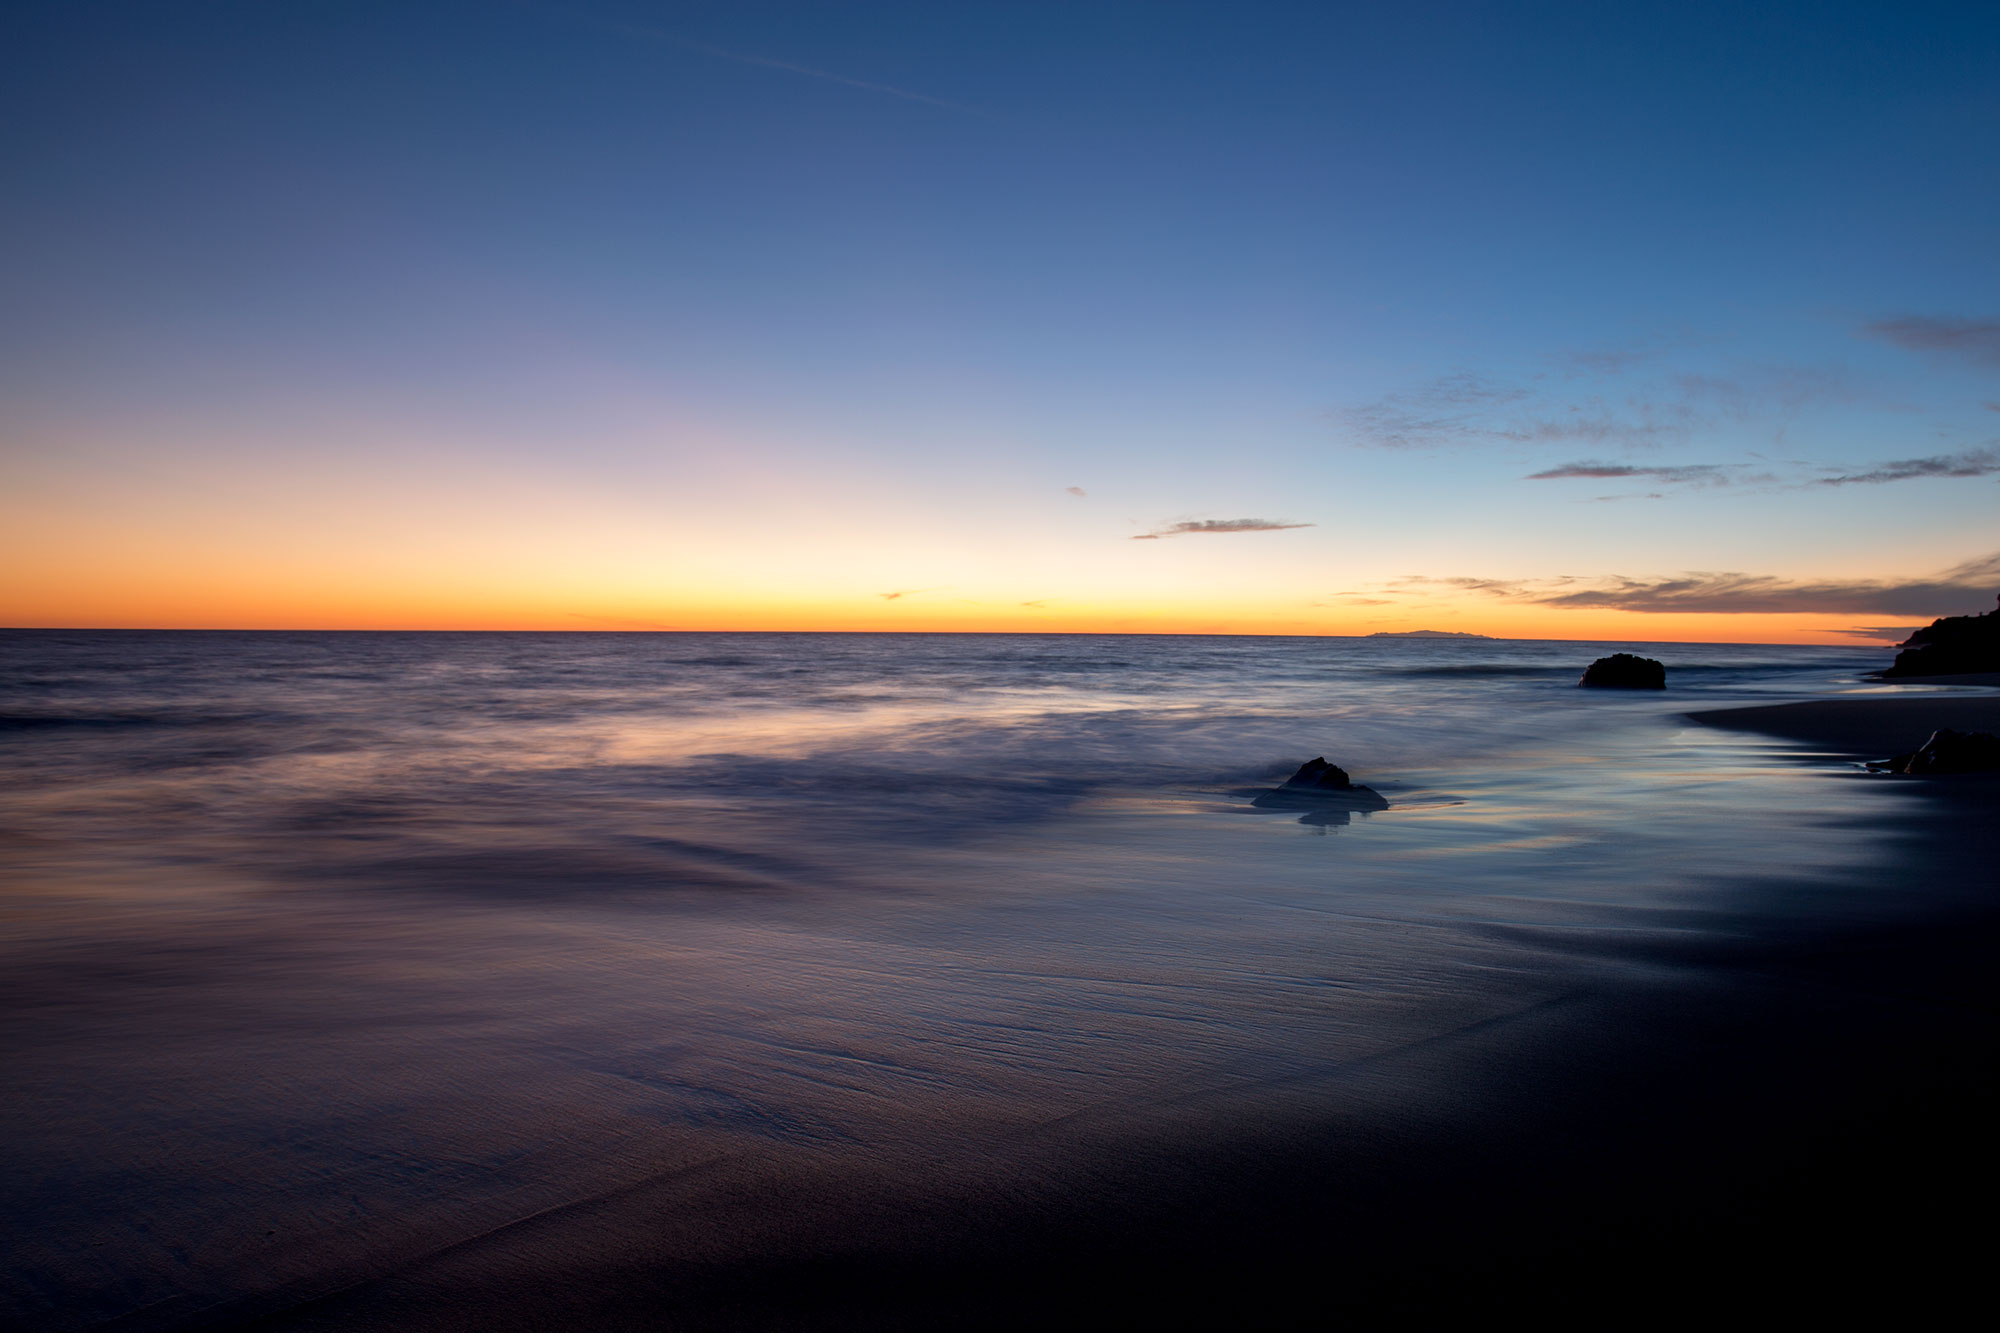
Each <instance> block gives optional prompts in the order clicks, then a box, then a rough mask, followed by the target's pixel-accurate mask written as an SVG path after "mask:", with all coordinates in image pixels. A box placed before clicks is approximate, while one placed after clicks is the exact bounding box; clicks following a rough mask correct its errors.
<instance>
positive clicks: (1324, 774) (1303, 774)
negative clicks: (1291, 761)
mask: <svg viewBox="0 0 2000 1333" xmlns="http://www.w3.org/2000/svg"><path fill="white" fill-rule="evenodd" d="M1285 786H1287V787H1300V788H1307V789H1309V790H1312V791H1353V790H1354V782H1353V780H1352V779H1351V778H1349V777H1348V776H1347V770H1346V769H1344V768H1342V767H1341V766H1340V765H1339V764H1329V763H1327V762H1326V759H1325V757H1324V756H1322V757H1320V758H1318V759H1308V760H1306V761H1305V762H1304V763H1303V764H1300V765H1299V771H1298V772H1296V773H1294V774H1292V775H1291V776H1290V777H1288V778H1286V779H1285Z"/></svg>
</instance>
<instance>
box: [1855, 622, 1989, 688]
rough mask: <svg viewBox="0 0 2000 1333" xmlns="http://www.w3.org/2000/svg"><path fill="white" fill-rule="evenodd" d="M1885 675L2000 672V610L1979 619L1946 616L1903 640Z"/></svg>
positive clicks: (1946, 674) (1961, 674) (1885, 676)
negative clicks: (1893, 662)
mask: <svg viewBox="0 0 2000 1333" xmlns="http://www.w3.org/2000/svg"><path fill="white" fill-rule="evenodd" d="M1902 648H1903V651H1902V652H1900V653H1897V654H1896V661H1895V664H1894V665H1893V666H1890V667H1889V668H1888V669H1886V670H1884V671H1883V672H1882V675H1883V677H1884V678H1889V677H1895V676H1964V675H1970V674H1972V673H1974V672H1984V671H2000V608H1996V609H1995V610H1992V611H1988V612H1987V613H1986V614H1985V615H1979V616H1945V617H1943V618H1942V619H1939V620H1933V621H1932V622H1931V623H1930V624H1929V625H1926V626H1925V627H1924V628H1923V629H1920V630H1918V631H1917V632H1916V633H1915V634H1912V635H1911V636H1910V637H1909V638H1907V639H1905V640H1903V643H1902Z"/></svg>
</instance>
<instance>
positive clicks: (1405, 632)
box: [1363, 629, 1493, 639]
mask: <svg viewBox="0 0 2000 1333" xmlns="http://www.w3.org/2000/svg"><path fill="white" fill-rule="evenodd" d="M1363 637H1365V638H1370V639H1490V638H1492V637H1493V636H1492V635H1491V634H1467V633H1466V632H1465V631H1464V630H1456V629H1385V630H1377V631H1376V632H1375V633H1373V634H1369V635H1364V636H1363Z"/></svg>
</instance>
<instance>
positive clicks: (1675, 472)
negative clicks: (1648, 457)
mask: <svg viewBox="0 0 2000 1333" xmlns="http://www.w3.org/2000/svg"><path fill="white" fill-rule="evenodd" d="M1728 471H1729V469H1728V467H1727V466H1726V465H1724V464H1721V463H1694V464H1689V465H1688V466H1685V467H1631V466H1628V465H1626V464H1623V463H1564V464H1561V465H1560V466H1558V467H1552V468H1548V469H1546V470H1545V471H1541V472H1531V473H1529V474H1528V477H1527V480H1529V481H1559V480H1563V479H1566V478H1570V477H1582V478H1588V479H1590V480H1593V481H1603V480H1607V479H1611V478H1623V477H1646V478H1650V479H1652V480H1655V481H1667V482H1685V483H1693V484H1697V485H1711V486H1724V485H1727V484H1728V483H1729V476H1728Z"/></svg>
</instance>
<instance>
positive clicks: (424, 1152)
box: [0, 632, 1910, 1328]
mask: <svg viewBox="0 0 2000 1333" xmlns="http://www.w3.org/2000/svg"><path fill="white" fill-rule="evenodd" d="M1614 650H1631V651H1638V652H1642V653H1645V654H1646V655H1649V656H1654V657H1658V658H1660V659H1662V660H1663V661H1664V662H1665V663H1666V665H1667V669H1668V677H1669V682H1670V689H1669V690H1668V691H1666V692H1665V693H1664V694H1635V693H1625V692H1615V691H1614V692H1603V691H1581V690H1578V689H1577V688H1576V687H1575V681H1576V678H1577V676H1578V674H1579V673H1580V671H1581V669H1582V667H1583V666H1584V665H1585V664H1587V663H1588V662H1589V661H1590V660H1591V659H1592V658H1594V657H1597V656H1600V655H1602V654H1604V653H1608V652H1611V651H1614ZM1884 656H1885V654H1883V653H1882V652H1881V651H1880V650H1863V649H1852V650H1848V649H1838V648H1833V649H1829V648H1817V647H1771V646H1743V645H1727V646H1724V645H1686V644H1654V645H1648V644H1580V643H1548V642H1504V641H1490V640H1457V639H1451V640H1446V639H1360V640H1354V639H1304V638H1268V639H1260V638H1210V637H1196V636H1190V637H1174V636H1149V637H1134V636H1029V635H992V636H987V635H910V636H900V635H818V634H306V633H296V634H293V633H262V634H235V633H180V632H159V633H110V632H104V633H83V632H9V633H6V634H4V635H0V907H3V908H4V916H0V954H4V958H0V961H4V964H5V966H4V969H0V998H4V1000H5V1006H6V1007H5V1010H4V1012H5V1013H6V1015H7V1016H8V1018H9V1019H10V1020H11V1021H10V1022H9V1023H8V1025H7V1033H8V1035H7V1037H6V1049H5V1051H4V1054H5V1057H6V1059H7V1065H8V1068H9V1071H10V1079H11V1082H12V1088H13V1095H12V1096H10V1097H9V1098H8V1099H7V1100H6V1102H5V1104H4V1108H0V1167H4V1168H6V1169H5V1170H4V1171H0V1178H4V1179H5V1180H7V1181H9V1182H11V1183H10V1184H8V1185H6V1186H0V1215H4V1217H5V1218H6V1220H8V1221H9V1222H10V1223H12V1224H13V1225H14V1226H15V1227H16V1228H17V1234H20V1235H25V1236H29V1237H31V1238H32V1240H31V1241H30V1242H29V1243H28V1244H27V1246H26V1247H25V1248H24V1250H23V1253H24V1254H25V1256H26V1258H25V1260H24V1261H23V1264H22V1266H21V1267H20V1268H19V1269H17V1270H16V1272H15V1274H14V1275H13V1276H11V1277H10V1278H9V1279H8V1283H9V1285H8V1286H6V1287H4V1288H0V1309H5V1310H6V1311H8V1312H9V1313H10V1314H12V1315H13V1316H15V1317H16V1318H18V1319H19V1320H21V1321H23V1322H25V1323H26V1324H29V1325H32V1326H37V1327H50V1328H70V1327H79V1328H80V1327H87V1326H89V1324H91V1323H92V1322H94V1321H97V1320H102V1319H110V1318H113V1317H128V1316H129V1317H130V1318H132V1319H133V1321H134V1322H133V1324H132V1325H131V1326H133V1327H162V1328H170V1327H181V1326H192V1325H193V1324H196V1323H199V1322H201V1321H202V1320H203V1319H205V1318H207V1317H208V1316H207V1315H205V1314H203V1313H202V1312H204V1311H208V1312H213V1311H215V1310H218V1309H229V1310H238V1309H251V1310H254V1309H257V1308H264V1307H261V1306H259V1305H258V1302H260V1301H261V1302H264V1303H265V1305H266V1306H269V1305H272V1304H282V1303H283V1301H284V1300H286V1299H290V1298H291V1297H292V1296H297V1295H299V1294H301V1293H304V1294H310V1293H312V1292H315V1291H319V1290H324V1289H330V1288H331V1287H332V1286H337V1285H339V1284H340V1283H342V1282H347V1281H353V1280H358V1278H359V1277H362V1276H366V1275H367V1274H369V1273H373V1272H379V1271H384V1270H386V1269H389V1268H393V1267H394V1266H395V1265H396V1264H397V1263H400V1262H403V1261H405V1260H407V1259H409V1258H410V1257H412V1256H416V1255H421V1254H424V1253H429V1252H433V1251H435V1250H436V1249H438V1248H439V1247H441V1246H444V1245H449V1244H453V1243H456V1242H457V1241H459V1240H462V1239H464V1238H465V1237H467V1236H472V1235H478V1234H482V1233H484V1232H486V1231H489V1230H491V1229H492V1228H494V1227H497V1226H504V1225H506V1224H507V1223H508V1222H509V1221H510V1220H512V1219H515V1218H519V1217H522V1216H527V1215H530V1214H533V1213H535V1212H536V1211H537V1210H540V1209H546V1208H549V1207H554V1206H559V1205H562V1204H564V1203H567V1202H571V1201H574V1200H576V1199H579V1198H588V1197H591V1196H593V1195H594V1194H596V1193H601V1192H603V1191H607V1190H615V1189H619V1188H624V1187H626V1186H628V1185H629V1184H630V1183H631V1181H632V1180H634V1179H637V1178H651V1177H656V1176H657V1175H658V1174H659V1173H660V1172H662V1171H664V1170H668V1169H670V1168H671V1169H680V1168H679V1167H676V1166H674V1164H676V1163H679V1164H681V1165H682V1166H685V1165H686V1164H688V1163H693V1162H709V1161H715V1160H718V1159H720V1158H728V1159H730V1160H736V1161H759V1162H774V1161H781V1160H783V1161H789V1160H792V1159H791V1158H790V1157H788V1156H787V1154H801V1153H804V1154H816V1155H818V1156H817V1157H815V1160H822V1159H825V1160H832V1159H839V1160H848V1159H849V1158H853V1159H855V1160H861V1161H865V1162H867V1163H868V1164H869V1165H868V1170H869V1171H870V1172H872V1173H875V1174H876V1175H878V1176H880V1177H882V1178H885V1179H886V1178H889V1177H891V1176H893V1175H894V1174H895V1172H896V1171H899V1170H902V1171H908V1172H911V1173H915V1176H916V1177H920V1178H922V1179H924V1180H926V1181H929V1180H932V1179H934V1178H935V1179H946V1180H952V1179H961V1178H966V1179H969V1178H972V1177H975V1176H978V1177H980V1178H982V1179H983V1178H985V1177H984V1176H981V1174H980V1173H986V1175H988V1176H990V1175H992V1174H994V1173H999V1174H1002V1175H1004V1174H1005V1172H1006V1171H1008V1170H1020V1171H1029V1170H1030V1168H1029V1167H1027V1166H1023V1165H1020V1164H1021V1163H1025V1162H1029V1161H1030V1160H1032V1159H1034V1158H1035V1155H1036V1153H1037V1152H1040V1151H1042V1150H1043V1147H1045V1146H1046V1145H1050V1144H1054V1143H1058V1142H1066V1141H1069V1140H1070V1139H1073V1138H1074V1137H1075V1136H1077V1135H1080V1134H1086V1133H1090V1132H1104V1133H1120V1134H1123V1133H1128V1132H1134V1131H1133V1130H1132V1127H1133V1126H1140V1127H1143V1126H1144V1125H1146V1124H1149V1123H1155V1122H1157V1121H1159V1120H1161V1118H1163V1117H1167V1118H1170V1117H1172V1116H1174V1115H1177V1114H1183V1113H1186V1112H1187V1110H1188V1108H1190V1107H1195V1106H1201V1107H1208V1108H1210V1109H1211V1110H1212V1111H1213V1112H1214V1113H1215V1114H1225V1112H1226V1113H1227V1114H1230V1115H1244V1114H1249V1113H1250V1112H1249V1111H1248V1110H1246V1109H1245V1108H1253V1107H1256V1106H1260V1105H1268V1104H1271V1103H1272V1102H1273V1101H1274V1099H1277V1100H1282V1098H1283V1097H1284V1096H1287V1095H1291V1094H1288V1093H1286V1092H1285V1091H1284V1090H1285V1089H1294V1090H1296V1089H1300V1088H1320V1087H1321V1085H1320V1084H1316V1083H1315V1082H1314V1080H1316V1079H1317V1080H1322V1081H1323V1080H1324V1079H1326V1078H1329V1077H1332V1076H1333V1074H1334V1073H1336V1072H1338V1071H1342V1070H1352V1069H1355V1068H1359V1067H1360V1064H1361V1063H1364V1062H1367V1061H1370V1060H1377V1059H1380V1058H1381V1057H1383V1056H1384V1055H1385V1054H1386V1053H1390V1052H1395V1051H1399V1050H1410V1049H1415V1048H1416V1047H1418V1046H1421V1045H1422V1044H1423V1043H1426V1042H1432V1041H1434V1040H1436V1039H1438V1038H1439V1037H1440V1036H1441V1035H1442V1034H1449V1033H1454V1032H1461V1031H1468V1030H1472V1029H1475V1028H1481V1025H1492V1024H1495V1023H1504V1022H1507V1021H1513V1020H1514V1019H1516V1018H1518V1017H1520V1016H1523V1015H1530V1014H1534V1013H1536V1012H1539V1011H1541V1010H1542V1009H1543V1008H1544V1007H1546V1006H1547V1005H1550V1004H1553V1003H1558V1002H1561V1001H1563V1000H1564V999H1565V997H1569V996H1574V995H1577V994H1581V993H1585V992H1588V991H1590V989H1591V988H1592V987H1596V986H1599V985H1601V984H1602V983H1603V982H1604V980H1605V978H1607V977H1610V976H1613V975H1622V976H1624V977H1625V978H1626V979H1627V980H1628V981H1629V980H1630V979H1631V978H1632V977H1634V976H1644V975H1647V974H1650V973H1652V972H1659V971H1661V970H1663V969H1665V970H1671V968H1672V967H1673V966H1674V964H1673V963H1672V961H1671V960H1672V959H1673V957H1675V956H1676V949H1678V948H1680V944H1679V943H1677V942H1692V944H1691V945H1690V947H1689V948H1688V949H1687V950H1684V952H1687V953H1688V954H1689V955H1690V956H1693V955H1694V954H1699V953H1700V952H1701V951H1702V949H1705V948H1706V949H1712V948H1716V947H1724V946H1726V945H1727V943H1728V941H1729V940H1731V939H1732V938H1736V937H1738V936H1741V935H1743V934H1744V933H1745V932H1746V931H1748V930H1750V929H1752V926H1751V925H1750V924H1746V923H1753V922H1760V921H1761V922H1766V923H1768V922H1769V921H1770V920H1772V919H1784V918H1796V919H1798V920H1800V921H1813V922H1818V923H1822V924H1823V923H1826V922H1829V921H1839V920H1842V919H1850V920H1865V919H1866V918H1867V917H1868V916H1869V915H1870V914H1872V913H1880V912H1883V911H1886V910H1892V909H1893V903H1892V902H1891V903H1885V899H1884V895H1883V894H1882V893H1881V892H1880V887H1881V885H1882V883H1883V882H1884V875H1883V873H1882V867H1883V866H1884V865H1885V864H1886V863H1887V860H1888V858H1889V857H1890V856H1892V855H1893V852H1894V848H1893V847H1892V846H1888V845H1886V844H1885V839H1884V837H1883V835H1882V828H1883V823H1884V819H1885V817H1886V816H1887V815H1888V814H1889V813H1891V812H1893V811H1894V810H1895V809H1896V808H1897V807H1898V803H1900V802H1903V801H1905V800H1908V799H1910V793H1909V791H1908V790H1907V789H1906V788H1900V787H1895V786H1893V785H1884V784H1882V783H1879V782H1875V781H1872V780H1871V779H1869V778H1868V777H1866V776H1865V775H1862V774H1860V773H1859V772H1858V771H1856V770H1855V769H1854V768H1853V767H1852V766H1851V765H1846V764H1842V763H1837V762H1832V761H1830V760H1829V761H1826V762H1811V761H1810V760H1811V757H1810V756H1808V755H1806V754H1804V752H1803V751H1801V750H1800V749H1799V747H1796V746H1788V745H1786V744H1784V743H1781V742H1776V741H1771V742H1763V741H1758V740H1755V739H1752V738H1746V737H1743V736H1740V735H1732V734H1727V733H1720V732H1711V731H1707V730H1704V729H1701V728H1698V727H1695V726H1694V725H1692V724H1690V723H1687V722H1686V721H1684V720H1683V719H1682V718H1681V717H1680V714H1681V713H1682V712H1684V711H1686V710H1689V709H1695V708H1703V707H1715V706H1723V705H1727V704H1729V703H1731V702H1775V701H1779V700H1782V699H1785V698H1792V697H1808V696H1823V695H1826V694H1828V693H1833V692H1839V691H1850V690H1860V689H1863V688H1865V687H1863V686H1862V685H1861V683H1860V680H1859V673H1860V672H1862V671H1864V670H1867V669H1871V668H1874V667H1878V666H1880V665H1881V664H1882V662H1883V659H1884ZM1315 755H1325V756H1326V757H1327V758H1329V759H1331V760H1333V761H1334V762H1336V763H1338V764H1341V765H1343V766H1344V767H1346V768H1347V769H1348V770H1349V771H1350V772H1351V773H1352V774H1353V775H1354V777H1355V778H1356V780H1357V781H1360V782H1364V783H1367V784H1369V785H1371V786H1373V787H1375V788H1376V789H1377V790H1378V791H1379V792H1380V793H1381V794H1382V795H1383V796H1384V797H1385V798H1386V799H1387V801H1388V802H1389V806H1388V808H1387V809H1385V810H1378V811H1375V812H1372V813H1352V814H1351V815H1349V816H1347V817H1345V818H1343V817H1340V816H1334V817H1321V818H1314V817H1312V815H1311V813H1310V812H1309V813H1308V814H1307V815H1306V816H1303V817H1302V816H1301V815H1300V814H1299V812H1297V811H1295V810H1269V809H1259V808H1256V807H1254V806H1252V805H1251V803H1250V802H1251V798H1252V797H1253V796H1254V795H1255V793H1256V792H1257V791H1258V790H1259V789H1261V788H1264V787H1268V786H1269V785H1270V784H1271V783H1272V782H1274V781H1275V780H1277V779H1278V778H1281V777H1282V776H1283V775H1285V774H1287V773H1289V772H1290V771H1291V769H1292V768H1293V767H1295V766H1296V765H1297V764H1299V763H1300V762H1301V761H1303V760H1305V759H1309V758H1312V757H1313V756H1315ZM1635 942H1636V943H1635ZM1641 946H1644V947H1641ZM1482 1030H1483V1029H1482ZM1323 1094H1324V1090H1323V1088H1321V1091H1320V1092H1319V1093H1315V1096H1319V1097H1321V1102H1320V1103H1316V1104H1324V1095H1323ZM1300 1095H1303V1094H1300ZM1414 1095H1418V1096H1419V1100H1421V1097H1422V1096H1424V1095H1428V1094H1414ZM1440 1095H1441V1094H1440ZM1218 1107H1219V1108H1223V1109H1222V1110H1215V1109H1214V1108H1218ZM1229 1108H1234V1109H1233V1110H1230V1109H1229ZM1204 1113H1207V1112H1204ZM1093 1126H1095V1129H1094V1130H1093V1129H1092V1128H1091V1127H1093ZM1066 1136H1067V1137H1066ZM1037 1145H1042V1146H1037ZM1049 1151H1054V1149H1053V1148H1050V1149H1049ZM1008 1162H1012V1163H1015V1164H1016V1165H1015V1166H1013V1167H1006V1166H1003V1165H996V1164H1003V1163H1008ZM1024 1188H1025V1187H1024Z"/></svg>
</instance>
